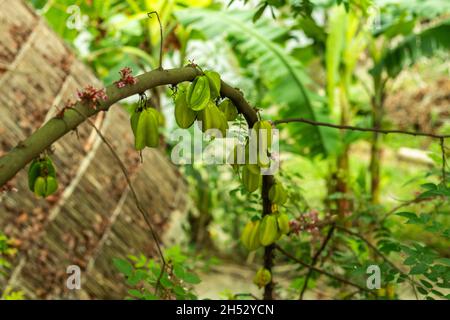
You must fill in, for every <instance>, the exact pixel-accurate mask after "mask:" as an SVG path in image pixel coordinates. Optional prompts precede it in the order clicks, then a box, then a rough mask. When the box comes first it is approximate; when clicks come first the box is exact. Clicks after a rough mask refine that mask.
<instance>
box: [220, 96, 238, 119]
mask: <svg viewBox="0 0 450 320" xmlns="http://www.w3.org/2000/svg"><path fill="white" fill-rule="evenodd" d="M219 109H220V111H222V112H223V113H224V114H225V116H226V118H227V121H234V120H236V118H237V116H238V114H239V113H238V110H237V108H236V106H235V105H234V104H233V102H231V100H230V99H225V100H223V101H222V102H221V103H220V104H219Z"/></svg>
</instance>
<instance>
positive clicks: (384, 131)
mask: <svg viewBox="0 0 450 320" xmlns="http://www.w3.org/2000/svg"><path fill="white" fill-rule="evenodd" d="M293 122H300V123H306V124H309V125H312V126H319V127H329V128H335V129H341V130H352V131H363V132H378V133H382V134H390V133H398V134H405V135H410V136H422V137H430V138H434V139H448V138H450V134H434V133H429V132H420V131H405V130H398V129H393V130H387V129H377V128H362V127H355V126H348V125H338V124H333V123H327V122H320V121H313V120H309V119H305V118H290V119H282V120H276V121H273V124H274V125H279V124H284V123H293Z"/></svg>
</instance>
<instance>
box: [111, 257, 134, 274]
mask: <svg viewBox="0 0 450 320" xmlns="http://www.w3.org/2000/svg"><path fill="white" fill-rule="evenodd" d="M113 264H114V266H115V267H116V268H117V269H118V270H119V271H120V272H121V273H123V274H124V275H125V276H127V277H129V276H130V275H131V273H132V272H133V266H132V265H131V263H130V262H128V261H127V260H123V259H117V258H114V259H113Z"/></svg>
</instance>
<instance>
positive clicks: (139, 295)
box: [128, 289, 144, 299]
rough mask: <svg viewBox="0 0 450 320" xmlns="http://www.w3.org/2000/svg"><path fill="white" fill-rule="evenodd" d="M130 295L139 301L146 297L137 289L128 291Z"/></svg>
mask: <svg viewBox="0 0 450 320" xmlns="http://www.w3.org/2000/svg"><path fill="white" fill-rule="evenodd" d="M128 294H129V295H130V296H132V297H136V298H139V299H141V298H143V297H144V295H143V294H142V293H141V292H140V291H139V290H136V289H131V290H128Z"/></svg>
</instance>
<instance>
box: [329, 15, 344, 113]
mask: <svg viewBox="0 0 450 320" xmlns="http://www.w3.org/2000/svg"><path fill="white" fill-rule="evenodd" d="M346 18H347V15H346V12H345V9H344V8H343V7H342V6H336V7H334V8H333V10H331V11H330V21H329V31H328V37H327V40H326V52H325V63H326V66H327V94H328V106H329V107H330V108H333V107H334V91H335V87H336V82H337V81H338V78H339V67H340V65H341V59H342V51H343V49H344V45H345V27H346V21H347V19H346Z"/></svg>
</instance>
